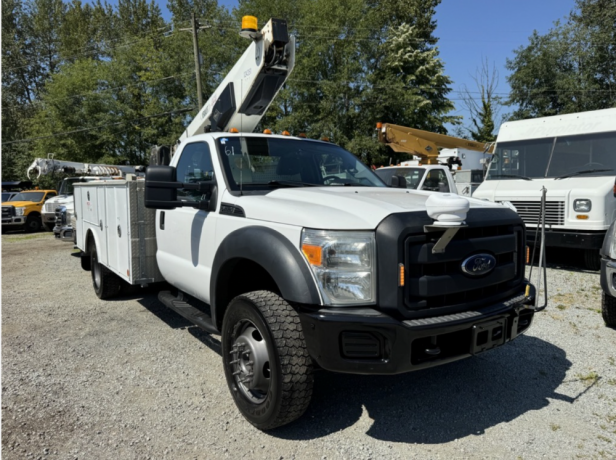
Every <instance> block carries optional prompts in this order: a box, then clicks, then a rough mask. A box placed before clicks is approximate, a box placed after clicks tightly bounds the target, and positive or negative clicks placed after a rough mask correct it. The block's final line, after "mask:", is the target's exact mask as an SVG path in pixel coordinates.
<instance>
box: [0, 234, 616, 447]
mask: <svg viewBox="0 0 616 460" xmlns="http://www.w3.org/2000/svg"><path fill="white" fill-rule="evenodd" d="M70 247H71V246H70V245H69V244H66V243H62V242H60V241H55V240H53V237H52V236H51V235H49V234H45V233H41V234H36V235H19V234H16V235H3V236H2V275H3V276H2V455H3V458H5V459H13V458H20V459H21V458H45V459H47V458H50V459H51V458H61V459H66V458H80V459H93V458H97V459H98V458H101V459H102V458H110V459H111V458H113V459H117V458H173V459H183V458H232V459H236V458H250V459H253V458H255V459H258V458H268V459H270V458H272V459H283V458H284V459H291V458H310V459H312V458H321V459H325V458H329V459H338V458H347V459H369V458H405V459H406V458H421V459H423V458H446V459H449V458H541V457H545V458H576V457H580V458H601V457H605V458H616V330H613V329H608V328H606V327H605V326H604V325H603V322H602V319H601V314H600V293H601V291H600V287H599V276H598V273H597V272H586V271H583V270H580V269H576V268H572V267H563V266H560V265H559V264H553V265H551V267H550V269H549V273H548V282H549V287H550V306H549V309H548V310H547V311H546V312H544V313H543V314H540V315H538V316H537V317H536V320H535V323H534V325H533V327H532V328H531V330H530V331H529V332H528V333H527V334H526V335H525V336H523V337H521V338H519V339H517V340H516V341H514V342H512V343H510V344H508V345H506V346H504V347H501V348H499V349H497V350H493V351H491V352H488V353H485V354H483V355H480V356H477V357H476V358H473V359H467V360H463V361H459V362H457V363H453V364H450V365H446V366H442V367H439V368H434V369H428V370H424V371H419V372H414V373H410V374H405V375H400V376H394V377H364V376H349V375H340V374H333V373H328V372H320V373H318V374H317V375H316V382H315V392H314V398H313V402H312V404H311V406H310V408H309V409H308V411H307V413H306V414H305V415H304V417H303V418H301V419H300V420H299V421H297V422H295V423H293V424H291V425H289V426H286V427H282V428H279V429H277V430H275V431H272V432H268V433H263V432H260V431H258V430H256V429H255V428H253V427H252V426H251V425H250V424H248V423H247V422H246V421H244V419H243V418H242V417H241V416H240V414H239V413H238V411H237V410H236V408H235V405H234V404H233V401H232V399H231V396H230V394H229V392H228V389H227V386H226V384H225V380H224V376H223V369H222V365H221V359H220V354H219V353H220V345H219V341H218V340H217V338H216V337H210V336H209V335H208V334H206V333H203V332H201V331H200V330H199V329H197V328H195V327H193V326H191V325H190V324H189V323H187V322H186V321H185V320H184V319H183V318H181V317H180V316H178V315H176V314H175V313H173V312H171V311H169V310H167V309H166V308H165V307H163V306H162V304H160V303H159V302H158V301H157V299H156V295H155V293H152V292H150V293H139V294H136V295H133V296H131V297H123V298H121V299H120V300H116V301H101V300H99V299H98V298H97V297H96V296H95V295H94V292H93V290H92V287H91V282H90V275H89V273H86V272H83V271H82V270H81V269H80V267H79V259H78V258H77V257H73V256H71V249H70Z"/></svg>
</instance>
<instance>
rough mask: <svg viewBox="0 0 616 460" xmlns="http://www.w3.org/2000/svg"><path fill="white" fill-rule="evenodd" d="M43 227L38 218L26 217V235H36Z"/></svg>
mask: <svg viewBox="0 0 616 460" xmlns="http://www.w3.org/2000/svg"><path fill="white" fill-rule="evenodd" d="M42 225H43V223H42V221H41V218H40V217H39V216H28V217H26V233H36V232H38V231H39V230H40V229H41V226H42Z"/></svg>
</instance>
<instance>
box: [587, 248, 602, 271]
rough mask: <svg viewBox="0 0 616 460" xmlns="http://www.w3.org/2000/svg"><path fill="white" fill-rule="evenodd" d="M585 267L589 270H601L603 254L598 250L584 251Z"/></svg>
mask: <svg viewBox="0 0 616 460" xmlns="http://www.w3.org/2000/svg"><path fill="white" fill-rule="evenodd" d="M584 266H585V267H586V268H587V269H588V270H600V269H601V254H599V250H598V249H585V250H584Z"/></svg>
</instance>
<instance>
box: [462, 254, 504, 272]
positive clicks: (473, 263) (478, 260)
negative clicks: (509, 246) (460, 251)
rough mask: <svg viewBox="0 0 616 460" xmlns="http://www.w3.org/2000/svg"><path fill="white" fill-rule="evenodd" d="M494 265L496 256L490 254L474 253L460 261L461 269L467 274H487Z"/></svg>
mask: <svg viewBox="0 0 616 460" xmlns="http://www.w3.org/2000/svg"><path fill="white" fill-rule="evenodd" d="M494 267H496V258H494V256H491V255H490V254H475V255H474V256H470V257H468V258H467V259H465V260H464V262H462V271H463V272H464V273H466V274H467V275H471V276H481V275H487V274H488V273H490V272H491V271H492V270H494Z"/></svg>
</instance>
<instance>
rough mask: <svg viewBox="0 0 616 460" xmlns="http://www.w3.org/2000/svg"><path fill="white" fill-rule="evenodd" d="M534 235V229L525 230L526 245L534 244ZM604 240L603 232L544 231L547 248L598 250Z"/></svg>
mask: <svg viewBox="0 0 616 460" xmlns="http://www.w3.org/2000/svg"><path fill="white" fill-rule="evenodd" d="M536 233H537V231H536V229H535V228H532V227H529V228H527V229H526V241H527V242H528V244H530V245H534V244H535V234H536ZM539 233H541V230H539ZM539 237H540V235H539ZM604 238H605V230H599V231H595V232H578V231H564V230H548V229H546V231H545V245H546V246H547V247H556V248H575V249H597V250H599V249H601V246H602V245H603V239H604Z"/></svg>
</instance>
